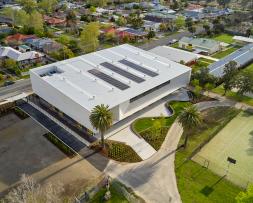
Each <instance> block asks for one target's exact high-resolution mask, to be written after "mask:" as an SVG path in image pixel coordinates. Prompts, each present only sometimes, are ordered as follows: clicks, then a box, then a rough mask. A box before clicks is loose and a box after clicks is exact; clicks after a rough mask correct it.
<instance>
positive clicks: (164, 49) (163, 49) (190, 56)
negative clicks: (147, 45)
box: [150, 46, 198, 63]
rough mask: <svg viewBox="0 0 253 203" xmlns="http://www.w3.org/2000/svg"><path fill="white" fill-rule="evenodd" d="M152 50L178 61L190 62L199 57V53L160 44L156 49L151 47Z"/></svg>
mask: <svg viewBox="0 0 253 203" xmlns="http://www.w3.org/2000/svg"><path fill="white" fill-rule="evenodd" d="M150 52H152V53H154V54H157V55H159V56H162V57H165V58H167V59H169V60H172V61H175V62H177V63H180V62H181V61H184V63H189V62H192V61H194V60H196V59H198V55H197V54H194V53H192V52H189V51H184V50H182V49H176V48H173V47H169V46H158V47H155V48H154V49H151V50H150Z"/></svg>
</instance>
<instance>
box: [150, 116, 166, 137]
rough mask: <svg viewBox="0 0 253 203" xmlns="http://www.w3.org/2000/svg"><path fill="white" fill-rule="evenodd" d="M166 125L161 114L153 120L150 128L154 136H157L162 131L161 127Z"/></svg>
mask: <svg viewBox="0 0 253 203" xmlns="http://www.w3.org/2000/svg"><path fill="white" fill-rule="evenodd" d="M165 125H166V120H165V117H164V116H163V114H161V116H160V118H158V119H156V120H155V121H154V122H153V125H152V129H153V131H154V134H155V135H156V137H158V136H159V134H161V132H162V128H163V127H164V126H165Z"/></svg>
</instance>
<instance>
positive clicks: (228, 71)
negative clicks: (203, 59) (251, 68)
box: [222, 61, 238, 95]
mask: <svg viewBox="0 0 253 203" xmlns="http://www.w3.org/2000/svg"><path fill="white" fill-rule="evenodd" d="M237 74H238V68H237V63H236V62H235V61H230V62H229V63H227V64H226V65H225V69H224V72H223V78H222V79H223V88H224V95H226V93H227V91H229V90H231V89H232V88H234V87H235V77H236V75H237Z"/></svg>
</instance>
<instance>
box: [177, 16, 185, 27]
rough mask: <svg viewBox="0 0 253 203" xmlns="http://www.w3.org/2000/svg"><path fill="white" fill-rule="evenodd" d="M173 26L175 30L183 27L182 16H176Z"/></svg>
mask: <svg viewBox="0 0 253 203" xmlns="http://www.w3.org/2000/svg"><path fill="white" fill-rule="evenodd" d="M175 24H176V27H177V29H181V28H183V27H184V26H185V19H184V16H178V17H177V18H176V20H175Z"/></svg>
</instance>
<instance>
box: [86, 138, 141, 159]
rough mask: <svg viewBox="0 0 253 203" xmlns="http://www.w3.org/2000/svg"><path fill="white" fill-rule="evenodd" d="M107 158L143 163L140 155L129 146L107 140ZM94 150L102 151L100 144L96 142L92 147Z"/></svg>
mask: <svg viewBox="0 0 253 203" xmlns="http://www.w3.org/2000/svg"><path fill="white" fill-rule="evenodd" d="M105 144H106V149H107V156H108V157H109V158H111V159H113V160H115V161H119V162H128V163H134V162H139V161H142V159H141V158H140V157H139V155H138V154H137V153H136V152H135V151H134V150H133V149H132V148H131V147H130V146H128V145H126V144H124V143H122V142H118V141H113V140H105ZM91 148H92V149H94V150H100V142H95V143H93V144H92V145H91Z"/></svg>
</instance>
